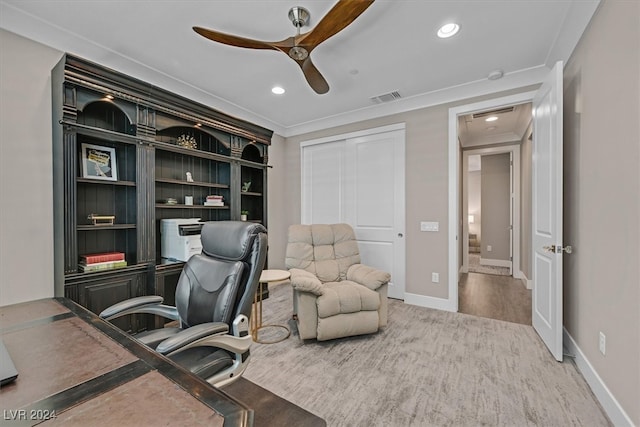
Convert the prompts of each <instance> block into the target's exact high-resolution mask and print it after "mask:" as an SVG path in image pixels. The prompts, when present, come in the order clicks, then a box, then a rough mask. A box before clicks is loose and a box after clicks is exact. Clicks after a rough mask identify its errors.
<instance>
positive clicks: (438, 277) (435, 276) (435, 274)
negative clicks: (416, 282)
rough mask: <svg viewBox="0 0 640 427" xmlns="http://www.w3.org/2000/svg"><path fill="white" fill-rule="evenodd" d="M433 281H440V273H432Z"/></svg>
mask: <svg viewBox="0 0 640 427" xmlns="http://www.w3.org/2000/svg"><path fill="white" fill-rule="evenodd" d="M431 281H432V282H433V283H440V274H438V273H431Z"/></svg>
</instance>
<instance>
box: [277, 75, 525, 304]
mask: <svg viewBox="0 0 640 427" xmlns="http://www.w3.org/2000/svg"><path fill="white" fill-rule="evenodd" d="M532 89H533V88H532V87H525V88H522V89H520V90H517V91H506V92H501V93H497V94H494V95H492V96H484V97H477V98H471V99H466V100H464V101H460V102H455V103H449V104H443V105H438V106H434V107H429V108H423V109H420V110H415V111H410V112H406V113H401V114H395V115H391V116H387V117H382V118H378V119H373V120H366V121H362V122H358V123H352V124H349V125H345V126H340V127H336V128H331V129H326V130H322V131H317V132H312V133H308V134H304V135H298V136H295V137H290V138H287V139H286V141H285V147H286V148H285V151H286V153H285V158H286V160H285V162H286V168H285V169H286V170H285V171H284V173H285V174H286V178H285V180H284V182H285V190H286V191H287V196H286V199H287V204H286V211H285V212H283V215H279V216H278V218H277V219H276V221H277V222H280V221H282V223H281V224H280V223H276V222H274V220H273V217H270V219H269V228H270V232H271V231H275V230H276V229H277V230H286V229H287V227H288V226H289V225H290V224H296V223H298V222H300V203H301V202H300V142H302V141H306V140H312V139H317V138H323V137H328V136H333V135H340V134H344V133H349V132H355V131H359V130H364V129H370V128H375V127H379V126H384V125H390V124H394V123H405V125H406V147H405V148H406V152H405V156H406V159H405V162H406V163H405V166H406V175H405V182H406V188H405V197H406V206H405V224H406V229H405V237H406V240H405V242H406V275H405V276H406V283H405V290H406V292H407V293H410V294H416V295H420V296H427V297H436V298H448V296H449V295H448V287H447V284H448V281H449V277H448V262H449V260H448V256H447V254H448V247H449V242H448V235H447V230H448V203H449V194H448V179H449V176H448V161H449V160H448V151H447V150H448V123H449V117H448V114H449V108H452V107H455V106H458V105H464V104H470V103H474V102H479V101H483V100H486V99H489V98H497V97H501V96H507V95H512V94H514V93H519V92H526V91H530V90H532ZM420 221H438V222H439V223H440V231H439V232H437V233H421V232H420ZM285 232H286V231H285ZM271 234H272V233H270V236H271ZM284 251H285V246H277V247H276V245H275V244H273V243H272V242H271V240H270V256H271V258H270V265H274V266H275V264H274V263H276V262H277V263H280V265H284V253H285V252H284ZM431 272H438V273H440V283H437V284H436V283H431V280H430V278H431ZM427 278H428V279H427Z"/></svg>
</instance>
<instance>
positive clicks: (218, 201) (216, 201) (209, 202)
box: [204, 194, 224, 206]
mask: <svg viewBox="0 0 640 427" xmlns="http://www.w3.org/2000/svg"><path fill="white" fill-rule="evenodd" d="M204 205H205V206H224V200H223V199H222V196H218V195H215V194H214V195H209V196H207V198H206V199H205V201H204Z"/></svg>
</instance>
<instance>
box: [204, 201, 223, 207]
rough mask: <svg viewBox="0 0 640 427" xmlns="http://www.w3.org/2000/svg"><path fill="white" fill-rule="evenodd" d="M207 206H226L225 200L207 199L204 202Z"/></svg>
mask: <svg viewBox="0 0 640 427" xmlns="http://www.w3.org/2000/svg"><path fill="white" fill-rule="evenodd" d="M203 204H204V205H205V206H224V202H222V201H219V202H212V201H209V200H207V201H206V202H204V203H203Z"/></svg>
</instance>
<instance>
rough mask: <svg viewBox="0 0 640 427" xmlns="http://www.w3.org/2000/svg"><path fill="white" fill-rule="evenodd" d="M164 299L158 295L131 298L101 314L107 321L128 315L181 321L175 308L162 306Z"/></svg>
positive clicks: (106, 309)
mask: <svg viewBox="0 0 640 427" xmlns="http://www.w3.org/2000/svg"><path fill="white" fill-rule="evenodd" d="M162 301H164V299H163V298H162V297H161V296H158V295H147V296H142V297H135V298H130V299H128V300H124V301H121V302H119V303H117V304H114V305H112V306H111V307H107V308H105V309H104V310H102V312H101V313H100V317H101V318H103V319H105V320H113V319H116V318H118V317H121V316H125V315H127V314H135V313H142V314H155V315H158V316H162V317H166V318H167V319H171V320H179V319H180V316H179V315H178V310H177V309H176V308H175V307H171V306H169V305H164V304H162Z"/></svg>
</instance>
